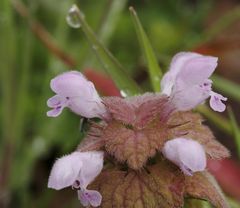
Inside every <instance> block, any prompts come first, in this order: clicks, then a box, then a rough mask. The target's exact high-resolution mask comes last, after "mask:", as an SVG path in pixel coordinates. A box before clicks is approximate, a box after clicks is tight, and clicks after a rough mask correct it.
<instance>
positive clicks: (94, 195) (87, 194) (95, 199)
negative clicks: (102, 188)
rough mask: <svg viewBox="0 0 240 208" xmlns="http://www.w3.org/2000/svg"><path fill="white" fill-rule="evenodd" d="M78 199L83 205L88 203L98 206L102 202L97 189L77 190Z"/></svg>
mask: <svg viewBox="0 0 240 208" xmlns="http://www.w3.org/2000/svg"><path fill="white" fill-rule="evenodd" d="M78 199H79V200H80V202H81V203H82V205H83V206H85V207H87V206H89V205H91V206H93V207H98V206H100V204H101V202H102V195H101V194H100V193H99V192H98V191H94V190H84V191H82V190H79V191H78Z"/></svg>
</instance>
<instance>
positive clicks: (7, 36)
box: [0, 0, 16, 208]
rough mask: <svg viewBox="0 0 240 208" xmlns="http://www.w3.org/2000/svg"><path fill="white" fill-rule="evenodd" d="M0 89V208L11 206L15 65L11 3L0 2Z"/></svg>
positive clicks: (4, 0)
mask: <svg viewBox="0 0 240 208" xmlns="http://www.w3.org/2000/svg"><path fill="white" fill-rule="evenodd" d="M0 14H1V21H0V34H1V38H0V45H1V48H0V57H1V61H0V79H1V80H0V85H1V96H2V97H1V102H2V115H3V116H2V118H1V119H2V130H1V132H2V135H1V136H2V139H1V141H0V142H1V145H0V152H1V155H0V171H1V172H0V207H3V208H4V207H7V206H8V203H9V197H10V194H9V175H10V169H11V163H12V158H13V154H14V137H13V132H14V129H13V128H12V122H13V120H14V110H15V109H14V106H15V103H14V94H15V90H14V84H15V82H14V69H15V61H16V59H15V58H16V57H15V56H16V50H15V49H16V48H15V47H16V44H15V43H16V42H15V41H16V40H15V38H16V37H15V27H14V26H15V25H14V22H13V14H12V10H11V5H10V3H9V1H8V0H2V1H0Z"/></svg>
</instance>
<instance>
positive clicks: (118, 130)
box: [103, 122, 167, 169]
mask: <svg viewBox="0 0 240 208" xmlns="http://www.w3.org/2000/svg"><path fill="white" fill-rule="evenodd" d="M103 138H104V140H105V148H106V150H107V151H108V152H109V153H110V154H111V155H114V156H115V158H116V159H117V160H118V161H120V162H125V161H126V162H127V164H128V166H129V167H130V168H133V169H140V168H142V167H143V165H144V164H145V163H146V161H147V160H148V158H149V157H152V156H154V155H155V153H156V149H160V148H161V147H162V146H163V144H164V142H165V141H166V139H167V134H166V131H165V130H164V124H162V123H160V122H155V123H154V124H151V125H149V127H148V128H145V129H142V130H136V129H131V128H130V127H128V126H124V125H122V124H121V123H119V122H112V123H110V124H109V125H108V126H107V128H106V129H105V130H104V134H103Z"/></svg>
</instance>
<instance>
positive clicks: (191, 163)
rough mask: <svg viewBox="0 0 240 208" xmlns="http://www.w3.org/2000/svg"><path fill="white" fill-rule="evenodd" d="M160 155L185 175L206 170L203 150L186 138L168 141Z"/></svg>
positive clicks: (199, 145) (196, 143) (200, 146)
mask: <svg viewBox="0 0 240 208" xmlns="http://www.w3.org/2000/svg"><path fill="white" fill-rule="evenodd" d="M162 153H163V155H164V156H165V157H166V158H167V159H168V160H170V161H172V162H173V163H174V164H176V165H177V166H179V167H180V169H181V170H182V171H183V172H184V173H185V174H186V175H192V174H193V173H194V172H197V171H203V170H204V169H205V168H206V154H205V151H204V148H203V146H202V145H201V144H199V143H198V142H196V141H194V140H191V139H186V138H176V139H173V140H169V141H167V142H166V143H165V145H164V147H163V150H162Z"/></svg>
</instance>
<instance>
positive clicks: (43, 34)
mask: <svg viewBox="0 0 240 208" xmlns="http://www.w3.org/2000/svg"><path fill="white" fill-rule="evenodd" d="M12 4H13V6H14V8H15V9H16V11H17V12H18V13H19V14H20V15H21V16H22V17H24V18H26V19H27V20H28V21H29V24H30V29H31V30H32V31H33V33H34V34H35V35H36V36H37V37H38V38H39V39H40V40H41V42H42V43H43V44H44V45H45V46H46V47H47V48H48V49H49V51H51V52H52V53H53V54H54V55H55V56H57V57H58V58H59V59H61V60H62V61H63V62H64V63H65V64H66V65H67V66H69V67H71V68H74V67H75V66H76V65H77V63H76V61H75V60H74V59H73V58H72V57H71V56H69V55H68V54H67V53H65V52H64V51H63V50H61V49H60V48H59V47H58V46H57V44H56V43H55V41H54V39H53V38H52V36H51V35H50V34H49V32H48V31H47V30H46V29H45V28H44V27H43V26H42V25H41V24H40V23H39V22H37V21H36V20H33V18H30V15H29V12H28V9H27V8H26V6H25V5H24V4H23V3H22V2H21V1H18V0H12Z"/></svg>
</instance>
